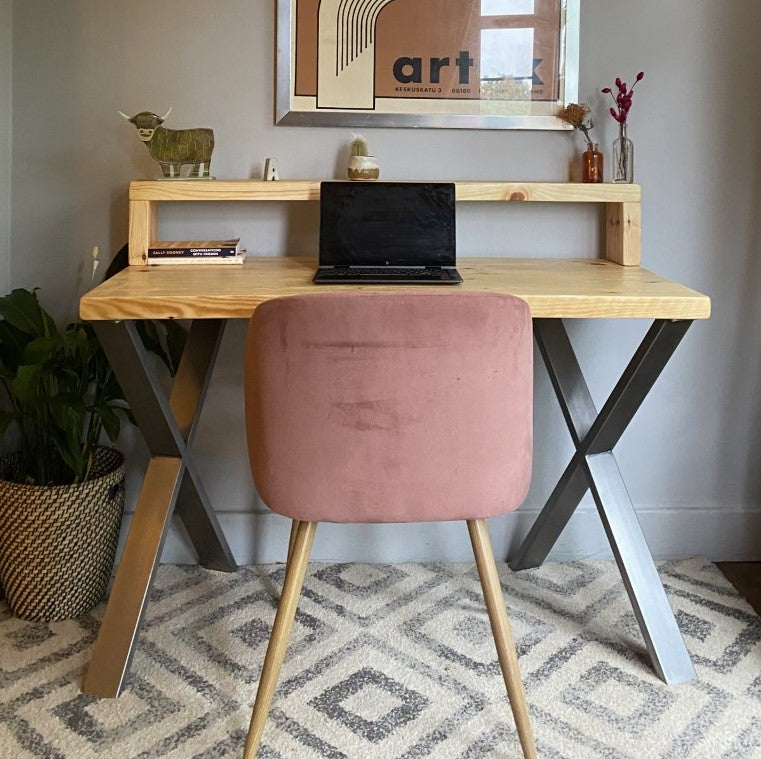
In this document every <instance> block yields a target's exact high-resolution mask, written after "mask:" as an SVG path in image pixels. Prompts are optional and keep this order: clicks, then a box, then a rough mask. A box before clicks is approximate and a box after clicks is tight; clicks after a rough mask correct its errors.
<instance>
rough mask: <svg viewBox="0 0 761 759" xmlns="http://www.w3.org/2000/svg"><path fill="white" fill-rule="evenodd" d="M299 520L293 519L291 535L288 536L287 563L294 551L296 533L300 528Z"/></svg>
mask: <svg viewBox="0 0 761 759" xmlns="http://www.w3.org/2000/svg"><path fill="white" fill-rule="evenodd" d="M299 524H300V522H299V520H298V519H293V520H292V521H291V536H290V537H289V538H288V555H287V556H286V559H285V563H286V564H287V563H288V562H289V561H290V560H291V554H292V553H293V544H294V542H295V541H296V533H297V532H298V529H299Z"/></svg>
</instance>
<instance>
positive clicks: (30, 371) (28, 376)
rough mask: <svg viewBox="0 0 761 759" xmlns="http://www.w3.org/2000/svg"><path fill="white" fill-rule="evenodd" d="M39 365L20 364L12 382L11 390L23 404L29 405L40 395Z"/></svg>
mask: <svg viewBox="0 0 761 759" xmlns="http://www.w3.org/2000/svg"><path fill="white" fill-rule="evenodd" d="M41 374H42V372H41V370H40V367H39V366H37V365H32V366H19V368H18V372H17V373H16V379H14V380H13V382H11V385H10V387H11V391H12V392H13V394H14V395H15V396H16V398H18V400H19V402H20V403H21V404H22V405H23V406H28V405H30V404H31V403H32V401H33V400H35V398H36V396H38V395H39V393H40V389H39V385H40V376H41Z"/></svg>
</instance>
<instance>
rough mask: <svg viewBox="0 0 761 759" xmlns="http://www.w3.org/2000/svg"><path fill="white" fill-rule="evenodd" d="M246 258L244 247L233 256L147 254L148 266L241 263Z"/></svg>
mask: <svg viewBox="0 0 761 759" xmlns="http://www.w3.org/2000/svg"><path fill="white" fill-rule="evenodd" d="M245 260H246V250H245V248H241V249H240V253H238V255H235V256H227V255H225V256H213V255H208V256H166V257H163V256H159V257H155V256H154V257H151V256H148V265H149V266H166V265H167V264H169V265H171V266H174V265H180V264H182V265H185V266H196V265H197V264H200V265H205V264H208V265H212V264H216V265H219V264H242V263H243V262H244V261H245Z"/></svg>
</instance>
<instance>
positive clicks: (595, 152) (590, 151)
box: [581, 142, 603, 182]
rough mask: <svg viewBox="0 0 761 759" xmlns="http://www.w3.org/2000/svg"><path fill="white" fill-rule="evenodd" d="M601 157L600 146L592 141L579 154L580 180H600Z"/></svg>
mask: <svg viewBox="0 0 761 759" xmlns="http://www.w3.org/2000/svg"><path fill="white" fill-rule="evenodd" d="M602 168H603V158H602V153H601V152H600V146H599V145H598V144H597V143H596V142H594V143H590V145H589V147H588V148H587V149H586V150H585V151H584V152H583V153H582V154H581V181H582V182H602Z"/></svg>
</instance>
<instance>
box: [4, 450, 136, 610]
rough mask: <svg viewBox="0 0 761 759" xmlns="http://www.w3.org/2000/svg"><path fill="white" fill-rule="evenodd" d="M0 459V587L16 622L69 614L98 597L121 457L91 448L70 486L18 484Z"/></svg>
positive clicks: (113, 534) (120, 501)
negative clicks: (83, 471)
mask: <svg viewBox="0 0 761 759" xmlns="http://www.w3.org/2000/svg"><path fill="white" fill-rule="evenodd" d="M17 463H18V459H17V457H16V456H13V455H11V456H6V457H5V458H3V459H0V586H2V590H3V591H4V592H5V597H6V600H7V602H8V606H10V608H11V611H12V612H13V613H14V614H15V615H16V616H17V617H21V618H22V619H31V620H38V621H47V622H50V621H53V620H56V619H71V618H73V617H78V616H80V615H81V614H84V613H85V612H86V611H89V610H90V609H92V607H93V606H95V605H96V604H97V603H98V602H99V601H100V600H101V599H102V598H103V596H104V595H105V592H106V588H107V587H108V582H109V580H110V578H111V570H112V569H113V566H114V558H115V555H116V545H117V542H118V540H119V527H120V525H121V521H122V511H123V510H124V456H122V454H121V453H119V451H117V450H114V449H113V448H98V450H97V451H96V454H95V462H94V464H93V473H92V477H91V478H90V479H89V480H87V481H86V482H83V483H81V484H78V485H22V484H19V483H16V482H10V481H8V480H5V479H3V478H5V477H9V476H13V472H14V468H15V467H16V466H17Z"/></svg>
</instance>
